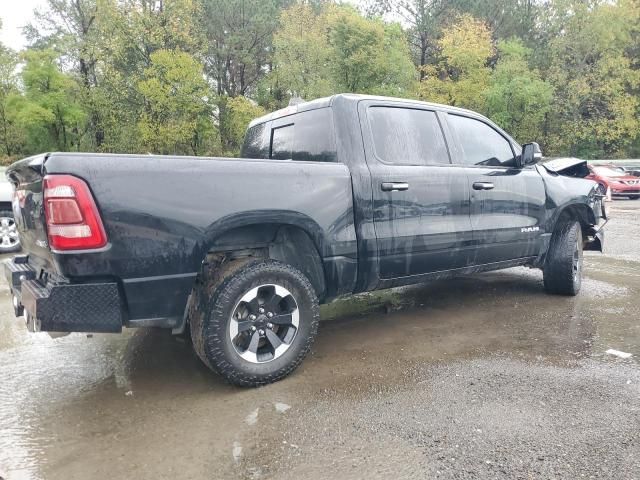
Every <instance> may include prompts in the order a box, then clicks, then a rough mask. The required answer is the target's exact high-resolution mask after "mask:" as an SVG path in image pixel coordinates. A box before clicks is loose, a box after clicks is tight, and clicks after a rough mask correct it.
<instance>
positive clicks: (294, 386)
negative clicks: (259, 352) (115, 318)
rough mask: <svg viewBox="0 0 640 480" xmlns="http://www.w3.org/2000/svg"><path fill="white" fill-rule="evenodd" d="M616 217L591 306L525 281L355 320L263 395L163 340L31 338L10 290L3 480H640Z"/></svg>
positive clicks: (337, 319) (638, 327)
mask: <svg viewBox="0 0 640 480" xmlns="http://www.w3.org/2000/svg"><path fill="white" fill-rule="evenodd" d="M610 210H611V214H612V216H613V219H612V220H611V221H610V223H609V225H608V226H607V238H606V242H605V245H606V254H605V255H601V254H599V253H588V254H587V256H586V259H585V272H586V279H585V281H584V283H583V291H582V293H581V294H580V295H579V296H578V297H575V298H564V297H556V296H549V295H546V294H545V293H544V292H543V289H542V275H541V273H540V272H539V271H537V270H530V269H525V268H517V269H511V270H506V271H502V272H495V273H488V274H481V275H475V276H471V277H461V278H458V279H453V280H449V281H440V282H434V283H430V284H426V285H421V286H418V287H412V288H406V289H399V290H391V291H385V292H378V293H375V294H368V295H361V296H358V297H355V298H351V299H348V300H341V301H338V302H335V303H333V304H331V305H328V306H326V307H323V319H324V320H325V321H324V322H323V323H322V324H321V327H320V333H319V336H318V340H317V343H316V344H315V347H314V349H313V353H312V354H311V355H310V356H309V357H308V358H307V360H306V361H305V362H304V364H303V365H302V367H301V368H300V369H298V370H297V371H296V372H295V373H294V374H293V375H292V376H291V377H289V378H287V379H285V380H284V381H281V382H279V383H277V384H274V385H270V386H267V387H264V388H260V389H253V390H243V389H238V388H234V387H231V386H228V385H226V384H225V383H223V382H222V381H221V379H220V378H218V377H217V376H215V375H213V374H211V373H210V372H209V371H208V370H207V369H206V368H205V367H204V366H203V365H201V364H200V362H199V361H198V360H197V358H196V357H195V355H194V354H193V353H192V351H191V348H190V346H189V345H188V344H187V343H185V342H183V341H180V340H178V339H175V338H173V337H172V336H171V335H170V334H169V333H167V332H164V331H158V330H151V329H141V330H131V331H127V332H125V333H124V334H122V335H94V336H93V337H91V338H87V336H86V335H81V334H72V335H69V336H67V337H63V338H59V339H51V338H50V337H49V336H48V335H47V334H28V333H27V331H26V328H25V326H24V323H23V322H22V321H20V320H17V319H15V318H14V316H13V313H12V309H11V305H10V298H9V292H8V288H7V287H6V286H5V285H0V477H2V478H4V479H5V480H19V479H46V480H49V479H53V480H55V479H64V480H71V479H82V480H86V479H120V478H136V479H154V480H157V479H230V478H248V479H250V478H256V479H261V478H277V479H294V478H295V479H300V478H303V479H316V478H317V479H326V478H340V479H350V478H353V479H361V478H390V477H392V478H402V479H404V478H411V479H413V478H416V479H418V478H419V479H425V478H523V479H529V478H545V479H546V478H569V479H576V478H612V479H614V478H615V479H634V478H640V368H638V367H639V365H638V359H640V240H639V238H640V201H614V202H612V203H611V204H610ZM611 348H612V349H616V350H620V351H623V352H627V353H631V354H632V355H633V356H632V357H631V358H629V359H620V358H618V357H616V356H613V355H610V354H607V353H606V351H607V350H608V349H611Z"/></svg>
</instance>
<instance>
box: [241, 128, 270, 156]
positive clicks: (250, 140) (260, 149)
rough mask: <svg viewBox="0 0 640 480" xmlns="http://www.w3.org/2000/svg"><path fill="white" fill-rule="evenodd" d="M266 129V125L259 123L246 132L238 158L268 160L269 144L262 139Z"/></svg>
mask: <svg viewBox="0 0 640 480" xmlns="http://www.w3.org/2000/svg"><path fill="white" fill-rule="evenodd" d="M266 128H267V124H266V123H260V124H258V125H255V126H253V127H251V128H249V129H248V130H247V133H246V135H245V137H244V144H243V145H242V150H241V151H240V157H242V158H269V143H268V142H267V141H265V138H264V137H265V130H266Z"/></svg>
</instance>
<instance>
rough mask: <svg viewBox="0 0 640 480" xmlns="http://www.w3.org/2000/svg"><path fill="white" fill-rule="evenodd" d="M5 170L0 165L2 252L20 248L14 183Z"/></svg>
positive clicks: (0, 234) (0, 251) (0, 249)
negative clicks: (12, 204) (15, 212)
mask: <svg viewBox="0 0 640 480" xmlns="http://www.w3.org/2000/svg"><path fill="white" fill-rule="evenodd" d="M5 170H6V168H5V167H0V254H2V253H7V252H15V251H17V250H20V238H19V237H18V230H17V229H16V222H15V220H14V218H13V209H12V208H11V200H12V199H13V185H11V183H10V182H9V180H7V177H5V175H4V172H5Z"/></svg>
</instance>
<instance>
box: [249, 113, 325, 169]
mask: <svg viewBox="0 0 640 480" xmlns="http://www.w3.org/2000/svg"><path fill="white" fill-rule="evenodd" d="M240 156H241V157H243V158H262V159H265V158H273V159H276V160H306V161H313V162H335V161H336V157H337V154H336V143H335V138H334V133H333V115H332V112H331V109H330V108H318V109H315V110H308V111H306V112H300V113H296V114H294V115H290V116H288V117H284V118H282V119H279V120H274V121H271V122H265V123H262V124H260V125H255V126H253V127H251V128H250V129H249V130H247V134H246V137H245V141H244V145H243V147H242V152H241V154H240Z"/></svg>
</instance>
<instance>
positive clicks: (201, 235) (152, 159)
mask: <svg viewBox="0 0 640 480" xmlns="http://www.w3.org/2000/svg"><path fill="white" fill-rule="evenodd" d="M47 174H70V175H74V176H77V177H79V178H81V179H83V180H84V181H85V182H86V183H87V184H88V185H89V188H90V189H91V192H92V194H93V196H94V198H95V201H96V204H97V207H98V209H99V211H100V215H101V218H102V221H103V223H104V227H105V230H106V233H107V239H108V244H107V246H106V247H105V248H102V249H99V250H95V251H91V252H87V251H82V252H64V253H63V252H53V251H51V250H50V248H49V246H48V243H47V235H46V231H45V225H44V215H43V213H42V208H43V206H42V179H43V177H44V175H47ZM9 176H10V178H11V179H12V181H14V183H16V188H17V190H18V191H21V192H23V195H24V198H23V199H22V201H21V208H22V209H21V212H20V217H21V218H20V219H19V220H18V228H19V230H20V234H21V238H22V242H23V245H24V247H25V250H26V251H28V252H30V255H29V259H28V262H29V265H30V266H31V267H32V268H33V269H34V270H35V272H36V277H37V275H38V272H41V271H43V270H48V271H53V272H55V273H56V274H57V275H59V276H60V279H57V280H56V281H60V282H64V281H65V280H66V279H71V280H73V282H74V283H77V282H90V281H91V282H95V281H108V282H114V283H116V284H117V285H118V288H119V291H120V294H121V295H122V299H121V301H122V304H123V305H124V311H123V322H124V324H125V325H127V324H128V323H135V321H136V320H139V321H140V322H144V321H148V320H151V322H149V324H153V321H154V320H158V321H165V323H166V322H168V323H169V324H170V323H171V322H172V321H176V322H177V321H178V320H181V318H182V316H183V313H184V306H185V305H186V302H187V297H188V295H189V293H190V291H191V288H192V286H193V282H194V280H195V277H196V275H197V273H198V272H199V271H200V269H201V265H202V263H203V261H204V260H205V258H206V256H207V253H208V252H209V251H211V250H212V249H224V247H225V244H228V245H230V246H232V247H234V248H236V247H238V244H237V239H238V238H241V236H240V237H234V235H233V234H229V232H230V231H233V230H235V231H242V229H243V228H251V226H252V225H257V224H261V225H264V224H265V223H267V224H271V225H297V226H301V225H302V226H304V229H305V231H306V232H307V233H308V234H309V235H310V236H311V237H312V240H313V242H314V244H315V245H316V246H317V248H318V254H319V255H320V257H321V258H322V259H323V263H326V265H327V266H328V267H325V268H329V269H331V268H332V267H331V265H333V264H336V265H337V266H336V272H339V273H340V274H344V273H345V271H349V272H350V274H349V275H351V276H352V277H353V278H352V279H351V281H352V282H354V283H355V272H356V262H357V258H356V257H357V255H356V253H357V247H356V235H355V228H354V220H353V200H352V191H351V177H350V174H349V170H348V168H347V167H346V166H345V165H343V164H340V163H319V162H301V161H297V162H291V161H286V160H253V159H236V158H233V159H232V158H203V157H177V156H156V155H114V154H86V153H50V154H47V155H41V156H38V157H31V158H29V159H25V160H23V161H21V162H19V163H18V164H15V165H14V166H12V167H11V170H10V173H9ZM276 231H277V230H276V229H275V228H274V229H271V228H265V229H264V237H265V242H268V241H272V240H273V238H270V237H272V236H273V235H275V234H276ZM223 233H224V238H221V235H222V234H223ZM249 247H252V245H247V248H249ZM343 265H350V267H349V268H346V270H345V267H344V266H343ZM329 274H331V272H329ZM336 274H337V273H336ZM344 282H345V279H344V278H343V279H342V281H341V284H343V285H344ZM349 282H350V280H349V278H348V277H347V278H346V284H347V286H348V285H349Z"/></svg>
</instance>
